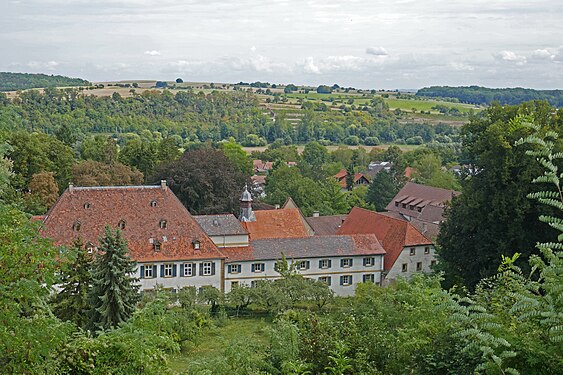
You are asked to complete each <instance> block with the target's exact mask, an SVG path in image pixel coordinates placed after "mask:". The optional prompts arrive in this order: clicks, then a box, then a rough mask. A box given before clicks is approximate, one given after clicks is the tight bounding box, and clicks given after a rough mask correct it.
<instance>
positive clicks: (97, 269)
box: [88, 226, 140, 330]
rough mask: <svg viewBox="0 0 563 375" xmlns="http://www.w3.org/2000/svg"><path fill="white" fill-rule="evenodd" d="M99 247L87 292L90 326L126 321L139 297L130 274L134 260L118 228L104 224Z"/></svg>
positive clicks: (91, 327)
mask: <svg viewBox="0 0 563 375" xmlns="http://www.w3.org/2000/svg"><path fill="white" fill-rule="evenodd" d="M99 251H100V253H99V254H98V255H97V256H96V259H95V261H94V266H93V271H92V288H91V289H90V293H89V296H88V300H89V303H90V306H91V310H90V322H89V328H90V329H91V330H99V329H102V330H106V329H110V328H115V327H117V326H118V325H119V324H120V323H123V322H125V321H127V319H129V318H130V317H131V315H132V314H133V312H134V311H135V305H136V303H137V302H138V301H139V297H140V294H139V293H138V289H139V286H138V285H136V283H137V281H138V279H136V278H134V277H132V276H131V275H132V274H134V273H135V270H136V263H135V261H133V260H131V258H130V257H129V254H128V250H127V242H126V241H125V240H124V239H123V236H122V235H121V231H120V230H119V229H116V230H115V231H114V230H112V229H111V228H110V227H109V226H106V227H105V232H104V236H103V237H101V238H100V246H99Z"/></svg>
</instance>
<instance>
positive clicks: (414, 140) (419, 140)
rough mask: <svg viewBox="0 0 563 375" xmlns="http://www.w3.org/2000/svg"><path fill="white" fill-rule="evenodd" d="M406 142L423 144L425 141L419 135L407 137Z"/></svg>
mask: <svg viewBox="0 0 563 375" xmlns="http://www.w3.org/2000/svg"><path fill="white" fill-rule="evenodd" d="M406 143H407V144H408V145H421V144H422V143H424V140H423V139H422V137H421V136H420V135H417V136H415V137H410V138H407V139H406Z"/></svg>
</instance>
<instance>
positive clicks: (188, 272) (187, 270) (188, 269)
mask: <svg viewBox="0 0 563 375" xmlns="http://www.w3.org/2000/svg"><path fill="white" fill-rule="evenodd" d="M182 266H183V270H182V276H184V277H191V276H193V275H194V274H195V264H194V263H184V264H183V265H182Z"/></svg>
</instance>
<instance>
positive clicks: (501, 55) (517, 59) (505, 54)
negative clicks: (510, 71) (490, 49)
mask: <svg viewBox="0 0 563 375" xmlns="http://www.w3.org/2000/svg"><path fill="white" fill-rule="evenodd" d="M493 57H495V58H496V59H497V60H502V61H509V62H512V63H515V64H517V65H524V64H526V56H522V55H518V54H516V52H513V51H500V52H498V53H494V54H493Z"/></svg>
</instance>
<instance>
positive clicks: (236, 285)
mask: <svg viewBox="0 0 563 375" xmlns="http://www.w3.org/2000/svg"><path fill="white" fill-rule="evenodd" d="M238 287H239V283H238V281H231V289H234V288H238Z"/></svg>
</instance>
